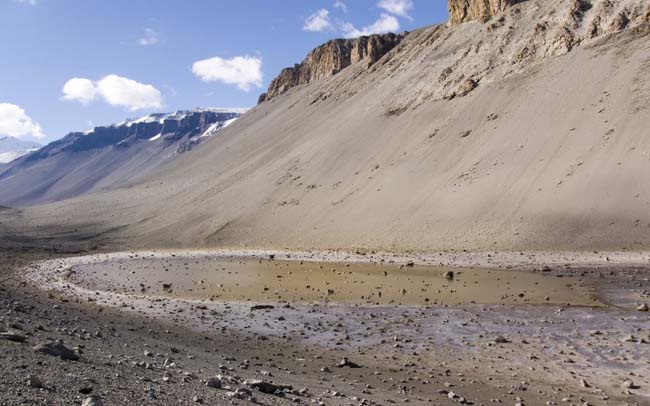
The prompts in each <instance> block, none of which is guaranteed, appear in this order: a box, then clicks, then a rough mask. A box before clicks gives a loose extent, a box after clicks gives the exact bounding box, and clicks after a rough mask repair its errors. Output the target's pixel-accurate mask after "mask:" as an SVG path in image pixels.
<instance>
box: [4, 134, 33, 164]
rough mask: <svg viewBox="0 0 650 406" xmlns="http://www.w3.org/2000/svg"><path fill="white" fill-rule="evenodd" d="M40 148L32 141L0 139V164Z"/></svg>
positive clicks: (10, 138) (12, 138) (11, 138)
mask: <svg viewBox="0 0 650 406" xmlns="http://www.w3.org/2000/svg"><path fill="white" fill-rule="evenodd" d="M40 147H41V144H39V143H37V142H33V141H24V140H20V139H18V138H15V137H9V136H6V137H0V164H6V163H9V162H11V161H13V160H14V159H16V158H19V157H21V156H23V155H25V154H27V153H29V152H32V151H34V150H36V149H38V148H40Z"/></svg>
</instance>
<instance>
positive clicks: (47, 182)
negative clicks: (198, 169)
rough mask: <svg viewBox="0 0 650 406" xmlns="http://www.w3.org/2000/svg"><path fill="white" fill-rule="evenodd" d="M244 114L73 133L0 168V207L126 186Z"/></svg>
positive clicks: (151, 120)
mask: <svg viewBox="0 0 650 406" xmlns="http://www.w3.org/2000/svg"><path fill="white" fill-rule="evenodd" d="M244 111H245V109H196V110H191V111H178V112H176V113H172V114H151V115H148V116H145V117H141V118H138V119H132V120H126V121H124V122H121V123H118V124H114V125H111V126H107V127H95V128H94V129H93V130H89V131H85V132H74V133H70V134H68V135H66V136H65V137H63V138H61V139H60V140H57V141H54V142H52V143H50V144H48V145H46V146H44V147H43V148H40V149H38V150H37V151H33V152H31V153H29V154H27V155H25V156H22V157H20V158H19V159H16V160H14V161H13V162H11V163H10V164H8V165H5V166H4V167H0V204H4V205H8V206H18V205H30V204H36V203H43V202H48V201H55V200H61V199H66V198H70V197H73V196H77V195H80V194H83V193H87V192H90V191H93V190H100V189H106V188H110V187H115V186H117V185H126V184H128V183H129V182H132V181H135V180H136V179H138V178H140V177H142V176H144V175H145V174H146V173H148V172H150V171H152V170H154V169H155V168H157V167H158V166H160V165H162V164H164V163H166V162H169V161H171V160H173V159H176V158H177V157H178V156H180V154H183V153H185V152H188V151H190V150H192V148H194V147H196V146H198V145H199V144H200V143H201V142H203V141H205V140H206V139H207V137H208V136H209V135H213V134H215V133H216V132H218V131H219V130H220V129H221V128H223V127H225V126H226V125H228V124H229V123H231V122H232V121H233V120H235V119H236V118H237V117H239V116H240V115H241V114H242V113H243V112H244Z"/></svg>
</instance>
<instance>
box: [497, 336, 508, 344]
mask: <svg viewBox="0 0 650 406" xmlns="http://www.w3.org/2000/svg"><path fill="white" fill-rule="evenodd" d="M494 342H495V343H497V344H508V343H509V342H510V340H508V339H507V338H505V337H504V336H497V337H496V338H495V339H494Z"/></svg>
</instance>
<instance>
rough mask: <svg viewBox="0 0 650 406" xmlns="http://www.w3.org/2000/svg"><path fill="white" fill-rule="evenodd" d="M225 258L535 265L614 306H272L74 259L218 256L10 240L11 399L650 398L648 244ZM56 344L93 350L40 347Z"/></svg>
mask: <svg viewBox="0 0 650 406" xmlns="http://www.w3.org/2000/svg"><path fill="white" fill-rule="evenodd" d="M226 253H228V254H230V255H232V254H237V255H245V256H247V257H250V256H252V255H257V256H258V257H259V259H260V260H266V261H268V260H269V259H268V258H269V255H274V256H275V258H276V260H280V259H283V260H284V259H289V260H298V261H300V260H305V261H308V260H311V261H314V260H328V261H340V262H346V263H355V262H362V261H365V262H369V261H373V262H375V261H380V260H381V259H383V260H384V261H385V262H389V261H395V262H396V263H400V262H402V263H406V261H407V260H414V261H415V262H416V263H422V264H429V265H431V264H436V265H437V264H439V263H443V264H445V265H454V266H461V265H462V266H478V265H481V266H483V267H490V268H499V267H501V268H512V267H514V268H516V269H518V270H520V269H528V270H529V271H532V270H533V269H536V271H533V272H539V273H540V274H542V273H543V275H544V277H548V278H557V277H559V276H562V277H565V278H567V280H568V277H569V276H571V277H573V278H574V279H571V280H572V281H574V283H575V280H578V281H579V284H581V285H584V286H588V287H591V288H593V289H594V294H595V295H596V296H597V297H598V299H599V301H601V303H602V305H601V306H598V307H585V306H568V305H558V304H553V305H532V304H517V305H513V304H498V303H496V304H489V305H486V304H472V303H466V304H462V305H430V306H416V305H397V304H394V305H391V304H382V305H374V306H373V305H360V304H356V305H353V304H350V305H345V304H332V303H325V302H310V303H300V302H295V303H272V306H273V307H269V308H260V309H258V308H255V307H253V306H254V305H255V304H266V305H269V304H270V303H268V302H267V301H265V302H263V303H262V302H242V301H228V302H220V301H210V300H199V299H188V298H179V297H173V298H164V297H160V296H154V295H147V294H143V293H140V292H138V293H137V294H127V293H115V292H108V291H99V290H93V289H87V288H83V287H80V286H78V285H75V284H72V283H71V282H70V280H68V279H67V278H68V277H69V274H70V267H71V266H73V265H74V264H79V263H84V262H88V261H89V260H90V261H105V260H106V259H107V258H113V259H114V258H116V257H119V258H129V257H131V258H135V257H138V258H148V257H151V256H152V255H153V256H159V257H169V256H173V257H174V258H178V259H180V260H182V259H183V258H185V259H187V261H188V262H191V261H193V260H196V258H197V256H199V255H204V254H205V253H199V252H196V251H194V252H180V251H179V252H148V253H121V254H94V255H93V256H90V257H78V256H76V257H75V256H71V254H62V253H45V252H43V251H41V250H35V249H21V248H20V247H16V246H13V247H7V248H4V249H3V250H2V251H0V255H1V258H0V259H1V260H0V264H1V265H0V270H1V271H0V272H1V276H0V277H1V279H2V282H1V285H0V302H2V309H3V310H2V313H1V314H0V317H1V319H2V322H3V323H2V324H3V326H2V329H4V330H7V331H11V332H12V333H14V334H15V335H16V336H17V338H15V339H16V340H18V341H20V340H22V339H24V342H22V343H21V342H16V341H11V340H7V339H0V348H1V349H2V351H0V362H1V363H2V365H3V371H4V373H3V374H2V376H0V394H2V395H0V404H1V405H18V404H82V402H83V401H84V400H86V398H87V397H89V396H91V395H97V396H100V397H101V398H102V399H103V403H104V404H105V405H125V404H195V403H197V404H200V403H203V404H224V403H231V402H232V403H233V404H249V403H251V402H253V401H255V402H258V403H260V404H268V405H273V404H290V403H298V404H301V403H302V404H312V403H314V404H324V405H348V404H395V403H409V404H440V405H446V404H475V405H479V404H484V405H487V404H506V405H508V404H510V405H516V404H520V405H553V404H558V405H571V404H574V405H585V404H590V405H625V404H627V405H647V404H650V403H649V402H650V397H649V395H650V363H649V362H650V361H649V360H650V313H648V312H643V311H638V310H637V309H636V307H637V306H638V303H641V302H644V301H646V302H647V301H648V294H649V292H648V288H649V287H650V282H649V280H650V270H649V269H648V268H647V266H644V265H645V264H647V263H648V261H647V258H646V257H645V256H644V255H645V254H643V253H637V254H631V253H607V254H605V253H601V254H598V253H595V254H594V253H590V254H567V253H556V254H545V255H542V254H536V255H535V256H534V257H533V254H520V253H516V254H513V253H500V254H490V255H487V254H467V253H465V254H441V255H435V256H433V255H431V256H415V255H414V256H411V257H408V256H395V255H389V254H363V253H357V254H345V253H341V252H328V253H318V252H302V253H286V252H279V251H263V252H252V251H247V252H231V251H214V252H212V253H211V255H217V256H218V255H224V254H226ZM287 255H288V256H289V258H286V257H287ZM34 264H36V265H34ZM542 264H551V266H550V268H546V269H543V266H542ZM566 264H572V265H570V266H566ZM635 264H636V265H635ZM512 272H518V271H515V270H512ZM3 337H7V336H6V335H4V336H3ZM53 339H61V340H63V343H64V345H65V346H67V347H68V348H71V349H73V348H74V349H76V350H77V351H78V352H79V353H80V359H79V360H77V361H71V360H61V359H59V358H56V357H53V356H50V355H46V354H43V353H40V352H36V351H34V350H33V347H34V346H37V345H39V344H42V343H45V342H47V341H48V340H53ZM343 359H347V360H348V361H349V362H347V363H344V364H343V365H341V362H342V360H343ZM357 366H358V367H357ZM30 378H31V379H30ZM210 378H217V379H210ZM255 380H259V381H255ZM207 382H209V383H210V385H212V386H221V389H217V388H213V387H209V386H207V385H206V383H207ZM289 387H291V388H289ZM260 389H262V390H263V391H266V392H271V393H263V392H262V391H260ZM274 392H275V393H274ZM87 404H92V403H87Z"/></svg>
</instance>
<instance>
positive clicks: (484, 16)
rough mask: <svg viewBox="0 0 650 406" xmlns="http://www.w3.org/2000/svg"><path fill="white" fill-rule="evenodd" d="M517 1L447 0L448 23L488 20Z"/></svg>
mask: <svg viewBox="0 0 650 406" xmlns="http://www.w3.org/2000/svg"><path fill="white" fill-rule="evenodd" d="M516 2H518V1H517V0H449V21H450V22H451V23H452V24H460V23H464V22H467V21H474V20H480V21H482V22H485V21H488V20H490V19H491V18H492V17H494V16H495V15H497V14H498V13H500V12H501V11H503V10H505V8H506V7H508V6H510V5H512V4H514V3H516Z"/></svg>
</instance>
